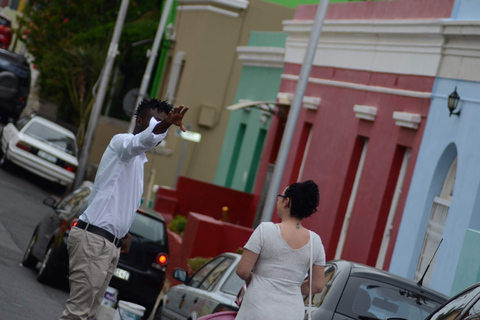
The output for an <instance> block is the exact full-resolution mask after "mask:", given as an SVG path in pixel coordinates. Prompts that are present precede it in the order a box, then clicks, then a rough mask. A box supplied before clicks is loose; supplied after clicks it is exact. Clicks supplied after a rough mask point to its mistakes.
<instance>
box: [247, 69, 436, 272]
mask: <svg viewBox="0 0 480 320" xmlns="http://www.w3.org/2000/svg"><path fill="white" fill-rule="evenodd" d="M298 72H299V70H298V66H296V65H290V64H287V65H286V67H285V70H284V73H285V74H298ZM332 75H334V76H333V77H332ZM311 77H315V79H332V78H334V79H335V80H336V81H341V82H348V83H355V84H362V85H365V89H363V90H361V89H357V90H352V89H350V88H339V87H333V86H325V85H318V84H313V83H310V84H309V86H308V87H307V92H306V95H308V96H320V97H321V99H322V101H321V105H320V107H319V109H318V110H317V111H312V110H308V109H306V108H302V110H301V112H300V116H299V119H298V122H297V126H296V128H297V130H296V132H295V134H294V137H293V140H292V144H291V148H290V152H289V154H290V155H291V156H289V158H288V161H287V164H286V167H285V170H284V174H283V178H282V184H281V187H280V189H283V188H284V187H285V186H287V185H288V184H290V183H293V182H295V181H297V180H296V179H297V175H296V174H294V172H298V168H295V157H294V156H295V155H297V154H299V153H300V154H304V150H299V149H298V146H300V145H302V142H301V139H302V138H301V131H302V128H303V127H304V126H305V125H308V124H311V125H312V132H311V141H310V145H309V148H308V149H307V150H306V153H307V158H306V159H305V165H304V169H303V173H302V174H301V176H300V177H299V180H301V181H303V180H307V179H313V180H314V181H316V182H317V184H318V185H319V189H320V206H319V208H318V209H319V214H316V215H314V216H313V217H312V218H310V219H307V220H306V221H305V224H306V225H307V226H308V227H309V228H311V229H312V230H314V231H315V232H317V233H318V234H320V235H321V236H322V240H323V242H324V245H325V247H326V249H327V250H326V251H327V258H328V259H333V257H334V255H335V251H336V246H337V243H338V239H339V235H340V231H341V228H342V224H343V219H344V217H345V211H346V204H347V202H348V198H349V196H350V191H351V187H352V182H353V180H352V175H353V176H354V175H355V170H353V172H352V170H350V166H351V163H352V162H354V161H355V160H354V158H355V157H358V152H357V151H356V143H357V139H358V137H363V138H367V139H369V147H368V153H367V157H366V161H365V166H364V170H363V173H362V178H361V181H360V185H359V191H358V195H357V200H356V202H355V205H354V207H353V212H352V218H351V220H350V227H349V229H348V235H347V238H346V242H345V249H344V251H343V254H342V258H343V259H349V260H354V261H358V262H363V263H368V264H371V265H372V264H373V265H374V264H375V260H376V254H377V253H378V249H379V245H380V241H381V238H379V236H381V235H383V230H384V228H385V219H386V215H387V213H388V209H389V204H390V203H391V199H392V194H391V187H390V189H388V190H389V191H390V192H386V190H387V186H388V185H389V183H391V181H390V180H391V177H390V173H391V172H392V170H395V168H394V158H395V153H396V152H397V148H399V147H409V148H412V149H413V153H412V157H411V163H414V162H415V158H416V150H418V147H419V145H420V141H421V136H422V131H423V127H424V121H425V120H424V118H425V117H426V116H427V114H428V105H429V99H422V98H413V97H404V96H401V95H398V94H382V93H376V92H372V91H370V90H369V89H370V88H372V87H376V86H380V85H382V86H383V87H387V86H390V85H391V86H392V87H393V84H394V83H397V85H395V89H407V88H410V86H412V87H417V88H419V90H428V89H429V86H430V88H431V86H432V84H433V79H432V78H429V77H423V78H421V77H413V76H406V75H405V76H402V75H394V74H378V73H374V72H366V71H353V70H342V69H333V68H323V67H317V66H315V67H314V68H313V70H312V74H311ZM295 86H296V81H291V80H290V81H287V80H284V81H282V85H281V88H280V90H281V91H282V92H292V90H293V89H294V88H295ZM354 105H367V106H375V107H377V115H376V117H375V120H374V121H373V122H372V121H367V120H361V119H358V118H357V117H356V114H355V112H354V111H353V108H354ZM395 111H397V112H411V113H415V114H420V115H421V117H422V121H421V123H420V125H419V128H418V129H417V130H413V129H409V128H403V127H399V126H397V125H396V124H395V120H394V119H393V113H394V112H395ZM277 125H279V121H276V120H272V124H271V128H270V131H269V136H268V142H267V145H266V148H265V150H264V152H265V153H264V157H263V158H262V162H261V168H262V170H261V173H259V177H258V178H257V181H259V182H260V181H263V179H262V178H263V176H264V175H265V172H266V166H267V164H268V163H269V162H270V159H271V158H272V157H271V156H270V154H271V153H273V152H276V151H277V150H275V148H274V147H273V144H274V134H275V130H276V126H277ZM265 154H266V155H265ZM273 159H275V156H273ZM412 172H413V166H410V167H409V168H408V171H407V178H406V182H405V185H406V186H408V182H409V177H411V174H412ZM292 175H293V176H292ZM256 187H257V189H256V190H255V193H257V192H259V191H260V189H261V187H262V186H261V184H260V183H258V184H257V186H256ZM279 192H280V190H279ZM404 201H405V197H404V196H403V197H402V198H401V200H400V205H399V210H401V208H402V203H404ZM274 221H278V218H277V217H276V216H275V215H274Z"/></svg>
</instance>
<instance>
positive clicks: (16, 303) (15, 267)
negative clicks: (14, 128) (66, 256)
mask: <svg viewBox="0 0 480 320" xmlns="http://www.w3.org/2000/svg"><path fill="white" fill-rule="evenodd" d="M58 192H59V190H57V189H56V188H55V187H54V186H53V185H52V184H50V183H49V182H47V181H45V180H43V179H41V178H37V177H35V176H33V175H32V174H31V173H29V172H28V171H26V170H23V169H21V168H19V167H12V168H10V169H8V170H4V169H0V319H2V320H25V319H35V320H54V319H58V318H59V317H60V315H61V313H62V311H63V308H64V305H65V300H66V299H67V297H68V289H67V288H61V287H57V288H56V287H51V286H46V285H43V284H41V283H39V282H37V279H36V271H34V270H31V269H27V268H24V267H22V266H21V260H22V257H23V252H24V250H25V248H26V247H27V245H28V242H29V240H30V237H31V235H32V233H33V230H34V228H35V225H36V224H37V223H38V221H39V220H40V219H41V217H43V216H44V215H45V214H48V213H49V210H51V209H50V208H49V207H47V206H45V205H43V203H42V202H43V199H45V198H46V197H48V196H55V197H59V196H61V195H60V194H58Z"/></svg>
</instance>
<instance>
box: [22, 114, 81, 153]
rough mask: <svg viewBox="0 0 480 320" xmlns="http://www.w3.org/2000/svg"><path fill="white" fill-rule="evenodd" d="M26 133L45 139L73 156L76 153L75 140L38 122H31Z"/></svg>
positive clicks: (44, 140) (41, 139)
mask: <svg viewBox="0 0 480 320" xmlns="http://www.w3.org/2000/svg"><path fill="white" fill-rule="evenodd" d="M25 134H26V135H28V136H31V137H33V138H35V139H38V140H40V141H43V142H45V143H47V144H49V145H51V146H52V147H54V148H56V149H58V150H61V151H64V152H66V153H69V154H71V155H73V156H74V155H75V141H74V140H73V139H72V138H70V137H67V136H65V135H64V134H62V133H60V132H58V131H55V130H54V129H52V128H48V127H46V126H44V125H42V124H40V123H38V122H33V123H32V124H30V125H29V126H28V128H27V129H26V130H25Z"/></svg>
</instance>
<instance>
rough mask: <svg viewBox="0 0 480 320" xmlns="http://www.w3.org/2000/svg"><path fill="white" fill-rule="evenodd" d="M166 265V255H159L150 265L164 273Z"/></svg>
mask: <svg viewBox="0 0 480 320" xmlns="http://www.w3.org/2000/svg"><path fill="white" fill-rule="evenodd" d="M167 264H168V255H167V254H166V253H163V252H162V253H159V254H158V255H157V257H156V258H155V261H154V262H153V263H152V267H154V268H155V269H159V270H162V271H165V269H166V267H167Z"/></svg>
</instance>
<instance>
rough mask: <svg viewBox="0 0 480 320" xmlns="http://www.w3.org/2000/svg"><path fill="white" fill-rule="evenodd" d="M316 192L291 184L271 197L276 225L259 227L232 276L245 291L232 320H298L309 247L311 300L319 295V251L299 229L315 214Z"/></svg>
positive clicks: (314, 239)
mask: <svg viewBox="0 0 480 320" xmlns="http://www.w3.org/2000/svg"><path fill="white" fill-rule="evenodd" d="M318 202H319V194H318V187H317V185H316V184H315V182H313V181H312V180H308V181H305V182H301V183H294V184H291V185H290V186H288V187H287V188H286V189H285V190H284V191H283V193H282V194H279V195H278V197H277V214H278V216H279V218H280V219H281V222H280V223H278V224H274V223H272V222H263V223H261V224H260V225H259V226H258V227H257V228H256V229H255V231H254V232H253V234H252V236H251V237H250V239H249V240H248V242H247V244H246V245H245V247H244V250H243V254H242V258H241V260H240V262H239V263H238V266H237V274H238V275H239V276H240V278H242V279H244V280H245V281H246V283H247V291H246V293H245V297H244V299H243V302H242V306H241V307H240V310H239V312H238V314H237V317H236V318H235V319H237V320H256V319H261V320H268V319H272V320H279V319H282V320H301V319H303V318H304V315H305V305H304V302H303V297H302V295H306V294H308V293H309V286H310V285H309V281H308V280H305V274H307V272H308V271H309V267H310V246H311V245H313V259H312V260H313V261H312V263H313V268H312V294H314V293H317V292H320V291H322V287H323V281H324V280H323V277H324V268H325V251H324V248H323V244H322V240H321V239H320V237H319V236H318V235H317V234H316V233H314V232H311V231H309V230H307V229H305V228H304V227H303V226H302V219H304V218H307V217H309V216H311V215H312V214H313V213H315V212H316V211H317V206H318Z"/></svg>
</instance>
